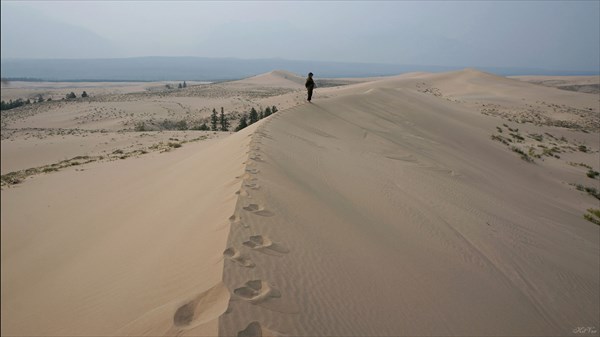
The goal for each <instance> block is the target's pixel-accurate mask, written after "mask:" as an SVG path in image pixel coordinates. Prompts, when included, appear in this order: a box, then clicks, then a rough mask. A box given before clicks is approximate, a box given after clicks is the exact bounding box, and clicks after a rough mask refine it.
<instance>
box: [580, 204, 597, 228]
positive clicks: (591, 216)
mask: <svg viewBox="0 0 600 337" xmlns="http://www.w3.org/2000/svg"><path fill="white" fill-rule="evenodd" d="M587 211H588V212H587V213H585V214H584V215H583V217H584V218H585V219H586V220H587V221H589V222H592V223H595V224H596V225H598V226H600V209H594V208H589V209H588V210H587Z"/></svg>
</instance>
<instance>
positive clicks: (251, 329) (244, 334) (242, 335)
mask: <svg viewBox="0 0 600 337" xmlns="http://www.w3.org/2000/svg"><path fill="white" fill-rule="evenodd" d="M279 335H280V334H279V333H277V332H275V331H271V330H269V329H267V328H265V327H263V326H262V325H261V324H260V323H259V322H257V321H254V322H251V323H250V324H248V326H247V327H246V329H244V330H241V331H239V332H238V334H237V337H263V336H264V337H272V336H279Z"/></svg>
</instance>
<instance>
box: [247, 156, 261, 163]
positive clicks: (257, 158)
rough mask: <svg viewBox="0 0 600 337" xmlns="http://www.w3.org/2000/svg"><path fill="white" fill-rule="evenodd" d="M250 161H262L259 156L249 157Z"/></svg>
mask: <svg viewBox="0 0 600 337" xmlns="http://www.w3.org/2000/svg"><path fill="white" fill-rule="evenodd" d="M250 160H254V161H260V162H263V161H264V160H263V159H262V158H261V157H260V156H259V155H254V156H250Z"/></svg>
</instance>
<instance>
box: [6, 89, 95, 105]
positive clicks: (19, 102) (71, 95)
mask: <svg viewBox="0 0 600 337" xmlns="http://www.w3.org/2000/svg"><path fill="white" fill-rule="evenodd" d="M81 97H82V98H86V97H90V96H89V95H88V93H87V92H85V91H84V92H83V93H81ZM75 98H77V95H75V93H74V92H72V91H71V92H70V93H68V94H66V95H65V98H63V99H75ZM44 101H47V102H50V101H52V97H48V98H47V99H44V97H43V96H42V95H38V96H37V98H34V99H33V100H32V99H30V98H28V99H27V100H24V99H22V98H17V99H16V100H14V101H13V100H12V99H11V100H9V101H8V102H6V101H4V100H2V101H0V110H10V109H14V108H18V107H20V106H23V105H27V104H33V103H42V102H44Z"/></svg>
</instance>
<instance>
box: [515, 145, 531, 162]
mask: <svg viewBox="0 0 600 337" xmlns="http://www.w3.org/2000/svg"><path fill="white" fill-rule="evenodd" d="M510 149H511V150H512V151H513V152H516V153H518V154H520V155H521V159H523V160H524V161H526V162H528V163H533V162H534V160H533V158H531V157H530V156H529V154H527V153H525V152H524V151H523V150H521V149H520V148H518V147H516V146H513V147H511V148H510Z"/></svg>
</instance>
